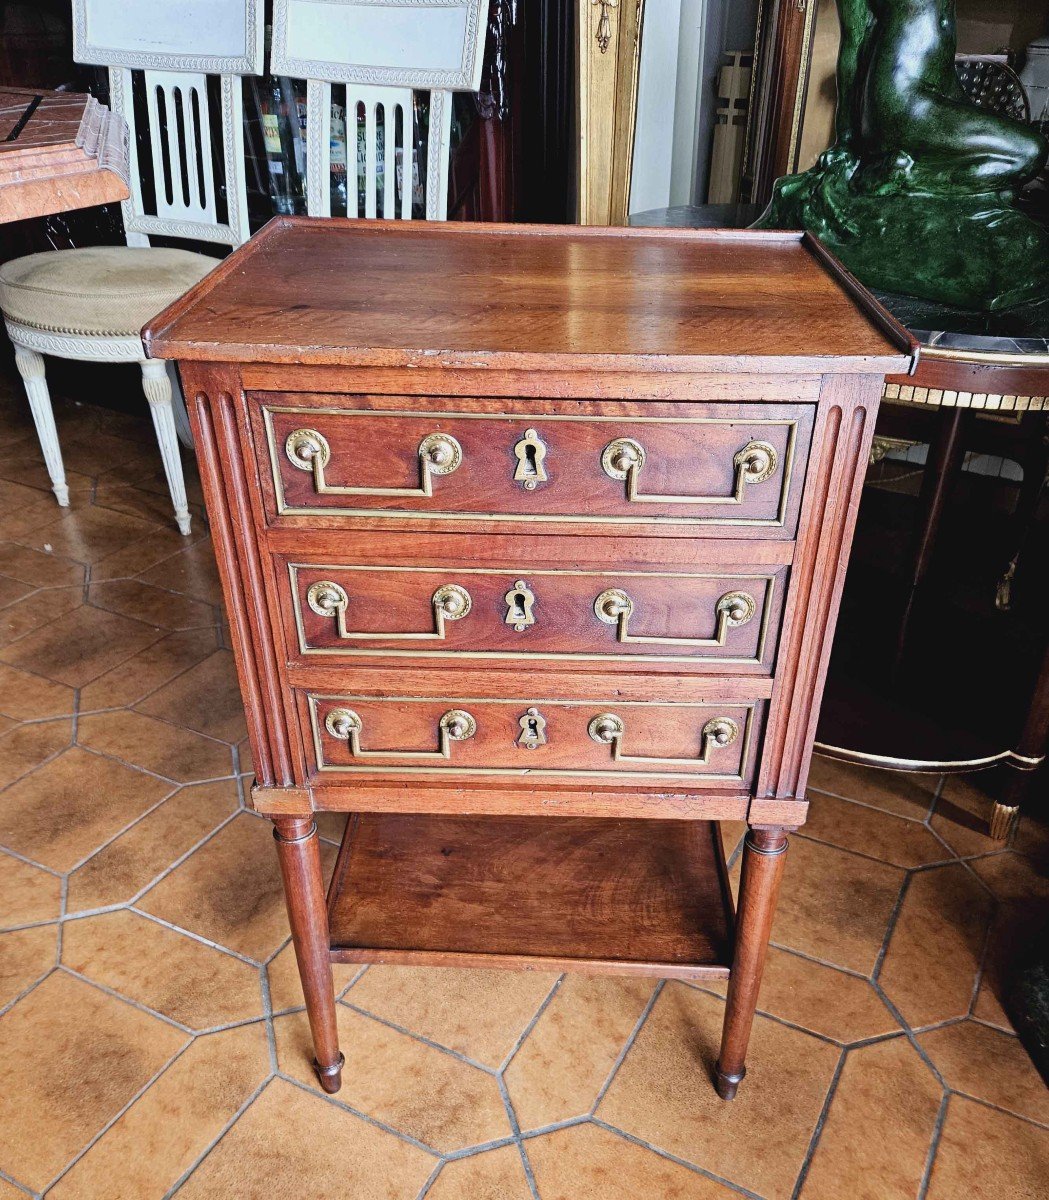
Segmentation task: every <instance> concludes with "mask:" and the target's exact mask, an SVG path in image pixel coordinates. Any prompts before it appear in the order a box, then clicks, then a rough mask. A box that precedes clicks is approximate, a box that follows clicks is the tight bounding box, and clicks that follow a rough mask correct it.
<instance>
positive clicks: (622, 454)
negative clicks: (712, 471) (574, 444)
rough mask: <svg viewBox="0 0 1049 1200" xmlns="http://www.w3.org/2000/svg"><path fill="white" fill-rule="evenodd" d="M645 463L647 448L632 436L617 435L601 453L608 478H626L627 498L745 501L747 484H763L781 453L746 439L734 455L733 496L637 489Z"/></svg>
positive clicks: (643, 500) (680, 501) (655, 501)
mask: <svg viewBox="0 0 1049 1200" xmlns="http://www.w3.org/2000/svg"><path fill="white" fill-rule="evenodd" d="M644 465H645V448H644V446H642V445H641V443H640V442H636V441H634V439H633V438H616V440H615V441H614V442H609V443H608V445H607V446H606V447H605V448H604V450H603V451H602V453H601V466H602V467H603V468H604V472H605V474H606V475H607V476H608V477H609V479H625V480H626V498H627V500H628V501H629V502H631V503H633V502H635V501H637V502H639V503H647V504H742V503H743V498H744V496H745V494H746V490H747V484H749V483H764V481H765V480H766V479H768V478H770V477H771V476H772V475H774V474H775V472H776V467H777V466H778V465H779V456H778V455H777V454H776V448H775V446H770V445H769V444H768V442H747V444H746V445H745V446H744V447H743V449H742V450H737V451H736V453H735V454H734V455H733V457H732V465H733V467H735V470H736V474H735V482H734V484H733V488H732V495H731V496H673V495H659V494H647V493H645V492H640V491H638V485H637V479H638V476H639V475H640V474H641V468H642V467H643V466H644Z"/></svg>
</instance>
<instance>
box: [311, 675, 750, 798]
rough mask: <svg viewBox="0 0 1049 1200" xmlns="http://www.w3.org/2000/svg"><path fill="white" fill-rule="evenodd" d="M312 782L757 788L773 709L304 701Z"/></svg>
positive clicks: (598, 701) (580, 702)
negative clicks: (491, 780) (426, 780)
mask: <svg viewBox="0 0 1049 1200" xmlns="http://www.w3.org/2000/svg"><path fill="white" fill-rule="evenodd" d="M299 703H300V706H301V708H302V717H303V723H304V726H305V728H306V730H307V735H308V736H307V744H308V745H309V746H310V747H312V759H313V761H312V763H311V775H312V777H313V779H314V781H316V782H320V781H321V780H322V779H323V780H324V781H325V782H329V783H336V782H338V777H339V776H344V777H347V776H353V775H358V776H359V775H362V774H367V775H368V776H370V777H371V778H372V779H374V778H375V777H376V776H377V775H378V776H382V777H386V778H389V779H396V778H398V777H415V776H419V775H430V776H431V777H436V776H447V777H448V778H449V780H450V781H453V782H454V781H459V782H462V781H465V780H467V779H470V780H474V779H476V778H477V777H481V776H489V777H498V776H520V777H522V778H523V777H525V776H528V777H529V778H534V779H536V780H553V779H563V780H565V781H571V780H573V779H579V780H581V781H584V782H585V781H586V780H594V779H604V780H609V779H624V780H627V779H634V780H673V781H674V782H675V783H676V784H677V785H679V786H680V785H682V784H687V785H688V786H694V787H704V786H710V787H725V786H733V787H747V786H748V785H749V784H750V781H751V779H752V778H753V774H754V761H755V757H756V753H757V747H758V743H759V739H760V733H761V726H762V722H763V718H764V709H765V702H764V701H761V700H753V701H740V700H732V701H726V702H719V701H717V700H701V701H700V700H688V701H623V700H617V699H614V698H608V697H607V696H606V697H604V698H601V697H597V698H594V699H573V700H565V699H556V700H542V699H535V698H532V697H520V698H509V699H507V698H501V699H497V700H496V699H482V698H470V697H459V696H451V697H432V696H431V697H415V696H412V697H388V696H384V697H377V696H359V695H348V694H343V695H329V694H325V695H320V694H317V693H314V692H300V693H299Z"/></svg>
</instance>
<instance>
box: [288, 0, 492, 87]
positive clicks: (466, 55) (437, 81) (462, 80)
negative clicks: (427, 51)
mask: <svg viewBox="0 0 1049 1200" xmlns="http://www.w3.org/2000/svg"><path fill="white" fill-rule="evenodd" d="M317 5H331V6H332V7H336V6H338V7H344V8H389V9H411V10H414V16H413V19H414V21H415V22H417V23H419V24H420V25H421V24H422V23H423V22H425V19H426V15H427V11H428V10H429V11H430V12H434V11H440V10H442V9H453V8H454V9H462V10H464V17H465V21H464V26H465V38H464V40H463V51H462V58H461V60H460V62H459V63H458V64H457V65H455V66H452V67H449V68H446V69H444V70H442V69H439V68H433V67H429V68H427V67H418V66H415V65H413V64H412V63H411V62H406V63H398V64H397V65H396V66H374V65H367V64H354V63H346V62H331V61H329V60H327V59H323V58H319V57H318V58H313V57H303V56H301V55H298V56H294V55H292V54H291V53H290V52H289V49H288V33H289V28H290V22H291V19H292V17H293V15H294V10H295V9H301V8H303V7H305V6H309V7H315V6H317ZM487 11H488V4H487V0H274V3H273V45H272V49H271V52H270V69H271V70H272V72H273V74H274V75H291V76H294V77H295V78H297V79H321V80H325V81H326V82H328V83H363V84H371V85H373V86H380V87H410V88H423V89H425V88H446V89H448V90H450V91H461V92H476V91H477V89H478V88H479V87H480V86H481V64H482V58H483V56H484V39H485V31H486V28H487V26H486V20H485V17H486V14H487Z"/></svg>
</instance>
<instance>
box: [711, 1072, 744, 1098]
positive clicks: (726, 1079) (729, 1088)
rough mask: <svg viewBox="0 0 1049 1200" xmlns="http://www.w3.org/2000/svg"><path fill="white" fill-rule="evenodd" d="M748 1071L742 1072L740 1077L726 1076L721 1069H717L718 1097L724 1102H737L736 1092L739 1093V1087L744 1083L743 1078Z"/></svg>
mask: <svg viewBox="0 0 1049 1200" xmlns="http://www.w3.org/2000/svg"><path fill="white" fill-rule="evenodd" d="M746 1073H747V1072H746V1070H745V1069H744V1070H742V1071H740V1073H739V1074H738V1075H726V1074H725V1072H724V1071H722V1070H721V1068H720V1067H718V1069H717V1079H716V1080H715V1083H714V1086H715V1087H716V1088H717V1091H718V1095H719V1096H720V1097H721V1099H722V1100H735V1098H736V1092H738V1091H739V1085H740V1084H741V1083H742V1082H743V1076H744V1075H746Z"/></svg>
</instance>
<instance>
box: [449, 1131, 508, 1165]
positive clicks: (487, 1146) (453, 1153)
mask: <svg viewBox="0 0 1049 1200" xmlns="http://www.w3.org/2000/svg"><path fill="white" fill-rule="evenodd" d="M516 1143H517V1139H516V1138H515V1137H514V1136H513V1134H510V1133H507V1134H504V1135H503V1136H502V1137H498V1138H490V1139H489V1140H488V1141H487V1142H477V1143H476V1144H475V1145H473V1146H464V1147H463V1148H462V1149H461V1150H447V1151H445V1153H444V1154H443V1155H442V1157H443V1158H444V1159H446V1160H447V1161H448V1162H459V1161H460V1160H461V1159H464V1158H476V1157H477V1155H478V1154H487V1153H488V1151H489V1150H504V1149H505V1148H506V1147H507V1146H513V1145H516Z"/></svg>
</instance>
